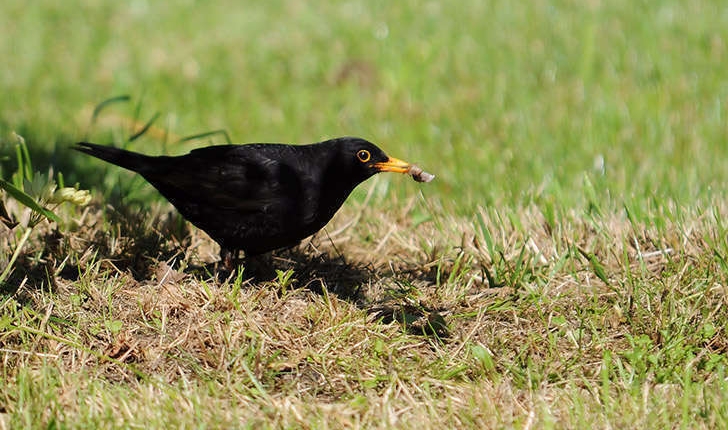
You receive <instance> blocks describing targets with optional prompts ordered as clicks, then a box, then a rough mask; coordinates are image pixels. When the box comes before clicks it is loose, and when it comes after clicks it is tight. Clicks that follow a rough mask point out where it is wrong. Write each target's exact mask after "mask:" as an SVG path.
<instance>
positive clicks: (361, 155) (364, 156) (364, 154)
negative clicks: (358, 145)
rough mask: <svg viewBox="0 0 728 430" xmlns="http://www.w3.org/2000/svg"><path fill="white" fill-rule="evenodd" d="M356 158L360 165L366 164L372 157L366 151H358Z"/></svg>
mask: <svg viewBox="0 0 728 430" xmlns="http://www.w3.org/2000/svg"><path fill="white" fill-rule="evenodd" d="M356 158H358V159H359V161H361V162H362V163H366V162H367V161H369V159H370V158H372V156H371V154H369V151H367V150H366V149H360V150H359V152H357V153H356Z"/></svg>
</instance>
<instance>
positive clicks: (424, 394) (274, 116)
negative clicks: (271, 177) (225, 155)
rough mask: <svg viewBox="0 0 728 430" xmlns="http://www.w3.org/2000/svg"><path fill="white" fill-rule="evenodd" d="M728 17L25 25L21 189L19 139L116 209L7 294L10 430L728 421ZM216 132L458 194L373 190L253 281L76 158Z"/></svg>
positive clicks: (5, 379)
mask: <svg viewBox="0 0 728 430" xmlns="http://www.w3.org/2000/svg"><path fill="white" fill-rule="evenodd" d="M727 21H728V12H727V11H726V8H725V6H724V5H723V4H722V3H721V2H717V1H707V0H692V1H689V2H676V1H663V2H653V1H643V2H637V3H635V2H626V1H613V2H607V3H602V2H588V3H584V2H569V1H557V2H545V1H534V2H528V3H527V4H526V3H524V4H514V3H512V2H500V1H495V2H475V1H472V2H465V3H461V4H460V7H457V8H456V7H453V6H452V5H449V4H446V3H440V2H429V3H426V4H422V3H421V2H412V1H409V2H408V1H405V2H398V3H391V2H375V3H371V2H368V3H364V2H346V3H340V4H331V5H316V6H314V5H311V4H308V3H305V2H269V3H266V4H265V5H259V4H255V3H251V4H242V5H241V4H238V3H232V2H231V3H228V2H216V3H214V4H209V5H207V4H206V5H204V6H201V5H197V4H192V3H188V2H178V3H176V4H175V5H172V6H170V5H168V4H162V3H146V2H134V3H129V4H110V3H109V4H96V3H94V2H83V1H77V2H73V4H71V3H64V4H63V5H62V6H58V5H56V4H53V3H50V2H36V3H34V4H33V6H28V5H27V4H26V3H21V2H15V1H9V2H5V3H3V4H2V6H0V27H1V28H3V33H4V37H3V39H2V41H0V55H1V56H2V58H4V59H5V60H6V61H5V62H4V66H3V73H0V87H2V88H3V93H4V97H3V100H2V103H1V104H0V151H1V152H0V154H2V155H3V156H7V158H8V159H3V160H2V164H1V166H2V170H0V172H1V173H2V175H1V176H2V177H3V178H5V179H7V178H8V177H9V176H10V175H11V174H12V173H13V172H14V169H15V166H14V165H13V164H12V162H11V160H12V159H13V157H14V153H15V149H14V142H15V140H14V138H13V137H12V134H11V132H12V131H16V132H18V133H19V134H21V135H22V136H24V137H25V138H26V141H27V142H28V145H29V149H30V152H31V157H32V160H33V162H34V166H35V167H36V168H37V169H41V170H46V169H47V168H48V167H49V166H54V169H55V171H56V172H58V171H59V170H60V171H62V172H63V177H64V179H65V183H66V184H74V183H76V182H80V185H81V186H82V187H85V188H94V190H95V198H94V201H93V202H92V204H91V205H90V206H88V207H86V208H75V207H62V208H59V210H58V212H57V215H58V216H59V217H60V219H61V221H62V222H61V223H59V224H55V223H54V224H48V223H43V224H41V225H39V226H38V227H37V228H36V229H34V230H33V233H32V235H30V237H29V239H28V242H27V244H26V246H25V247H24V248H23V252H22V254H21V255H20V257H19V259H18V261H17V263H16V267H15V269H14V271H13V272H12V274H11V276H10V280H9V281H8V282H7V283H6V284H5V285H4V286H3V287H2V296H0V358H1V359H2V360H1V361H0V363H2V364H0V386H2V387H3V390H1V391H0V428H40V427H43V428H48V427H55V428H76V427H109V428H114V427H124V428H126V427H145V428H147V427H148V428H169V427H213V428H228V427H254V428H257V427H261V426H263V427H305V428H311V427H313V428H330V427H334V428H339V427H353V428H361V427H366V428H369V427H375V428H389V427H402V428H413V427H422V428H435V427H443V426H444V427H465V428H468V427H470V428H502V427H506V428H511V427H515V428H563V427H571V428H590V427H597V428H604V427H612V428H637V427H639V428H643V427H644V428H663V427H671V428H675V427H680V428H721V427H725V426H726V421H728V409H727V408H726V406H725V405H726V404H728V402H726V400H728V399H727V397H728V383H727V382H726V381H727V379H726V364H727V358H726V345H727V343H726V339H727V337H726V331H725V330H726V327H727V326H728V315H726V311H725V300H726V298H725V297H726V285H728V279H727V278H728V240H727V239H726V238H727V237H728V236H727V235H726V229H727V228H728V227H727V226H726V222H725V218H726V215H728V207H726V204H725V197H726V193H725V191H724V190H725V184H726V183H727V182H728V169H726V165H725V162H724V161H723V160H725V159H728V146H727V145H726V137H727V135H728V129H727V128H726V124H728V121H726V113H725V108H724V104H725V103H726V100H727V99H728V85H727V84H726V82H727V81H726V79H725V74H724V72H723V70H722V69H721V68H720V67H719V66H720V64H721V63H722V62H723V61H724V60H725V57H726V55H728V51H727V48H726V43H727V41H728V30H727V29H728V22H727ZM123 94H128V95H130V102H128V103H117V104H114V105H110V106H109V107H108V108H106V109H105V110H104V111H103V112H102V113H101V114H100V115H99V117H98V119H97V121H96V122H95V123H92V121H91V112H92V109H93V107H94V106H95V105H96V104H98V103H99V102H100V101H102V100H105V99H108V98H110V97H113V96H118V95H123ZM157 112H159V113H160V116H159V119H158V120H157V122H156V123H155V124H154V128H153V129H152V130H150V131H149V132H148V133H146V134H145V135H144V136H142V137H141V138H139V139H137V140H135V141H134V142H131V143H129V142H127V139H128V137H129V136H130V135H132V134H134V132H135V131H137V130H138V129H139V128H140V127H141V126H142V125H143V124H144V123H145V122H146V121H147V120H148V119H149V118H152V117H153V116H154V115H155V114H156V113H157ZM216 129H225V130H227V132H228V133H229V134H230V136H231V137H232V139H233V140H234V141H236V142H254V141H283V142H302V143H303V142H313V141H317V140H321V139H324V138H327V137H333V136H339V135H360V136H362V137H366V138H369V139H371V140H373V141H375V142H377V143H379V144H380V145H381V146H382V147H383V148H384V149H385V150H386V151H387V152H388V153H390V154H392V155H394V156H396V157H399V158H404V159H408V160H411V161H415V162H417V163H418V164H420V165H421V166H422V167H423V168H425V169H426V170H428V171H431V172H432V173H435V174H436V175H437V179H436V180H435V181H434V182H432V183H431V184H426V185H422V184H415V183H414V182H413V181H411V180H408V179H407V178H404V177H398V176H395V175H389V176H384V175H380V176H379V177H377V178H375V179H374V180H372V181H369V182H368V183H367V184H365V185H363V186H361V187H360V188H359V189H358V190H357V191H356V192H355V194H354V195H353V196H352V198H350V200H349V202H348V203H347V204H346V205H345V207H344V208H343V209H342V210H341V212H340V213H339V214H338V215H337V216H336V217H335V219H334V220H333V221H332V223H331V224H330V225H329V226H328V227H327V228H326V230H325V231H324V232H321V233H320V234H318V235H316V236H315V237H314V238H313V239H312V240H310V241H306V242H305V243H304V244H302V245H301V246H300V247H299V248H297V249H294V250H291V251H285V252H278V253H276V254H275V255H274V262H275V264H276V266H277V267H278V268H279V269H281V272H280V274H279V275H278V277H277V279H275V280H271V281H270V282H251V281H249V280H247V279H246V278H245V276H244V275H245V272H243V276H242V277H238V278H230V279H220V278H218V277H215V276H214V275H213V274H211V273H210V272H209V271H208V268H209V266H208V264H209V263H210V262H212V261H214V259H215V258H216V252H217V251H216V246H215V245H214V243H212V242H211V241H210V239H209V238H207V237H206V236H205V235H204V233H201V232H200V231H198V230H196V229H194V228H192V227H191V226H189V225H188V224H186V223H184V221H183V220H181V219H180V218H179V216H178V215H177V214H176V213H175V212H174V211H173V210H172V208H171V206H169V205H168V204H167V203H165V202H164V201H163V200H161V199H160V198H159V197H158V196H157V195H156V194H155V192H154V190H153V189H151V188H150V187H148V186H146V185H144V184H143V181H141V180H139V179H138V178H134V177H133V176H131V175H129V174H127V173H125V172H121V171H119V169H115V168H113V167H112V168H109V167H107V166H103V165H101V164H100V163H97V162H95V161H92V160H89V159H86V158H83V157H79V156H78V155H76V154H73V153H71V152H70V151H69V150H68V145H69V144H71V143H73V142H75V141H78V140H84V139H85V140H90V141H96V142H99V143H114V144H117V145H127V146H128V147H130V148H132V149H135V150H139V151H142V152H147V153H170V154H179V153H183V152H185V151H187V150H188V149H190V148H192V147H195V146H200V145H203V144H206V143H209V142H210V141H213V142H220V141H222V140H221V138H220V137H207V138H204V139H197V140H194V141H186V142H179V138H180V137H183V136H189V135H193V134H197V133H201V132H205V131H208V130H216ZM3 200H4V201H5V203H6V205H7V207H8V209H9V211H10V212H11V213H12V214H14V215H16V216H17V217H18V219H19V220H21V221H23V222H27V216H28V215H27V211H24V210H23V209H22V208H21V207H20V206H18V205H17V203H16V202H14V201H13V200H12V199H9V198H7V197H6V196H3ZM59 226H60V227H59ZM2 228H3V229H4V227H2ZM22 229H23V225H21V226H19V227H16V228H15V229H14V230H12V231H10V230H7V229H4V230H0V250H1V251H0V265H2V266H3V268H4V266H5V265H6V264H7V262H8V261H9V259H10V256H11V255H12V253H13V251H14V249H15V246H16V245H17V243H18V240H19V239H20V237H21V236H22V235H23V230H22Z"/></svg>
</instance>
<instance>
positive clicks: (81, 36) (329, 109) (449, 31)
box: [0, 0, 728, 213]
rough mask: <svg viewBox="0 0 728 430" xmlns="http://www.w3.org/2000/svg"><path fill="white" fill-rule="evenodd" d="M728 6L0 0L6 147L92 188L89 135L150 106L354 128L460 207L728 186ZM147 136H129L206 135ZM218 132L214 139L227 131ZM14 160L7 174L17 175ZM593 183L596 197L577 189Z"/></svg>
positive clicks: (324, 129)
mask: <svg viewBox="0 0 728 430" xmlns="http://www.w3.org/2000/svg"><path fill="white" fill-rule="evenodd" d="M727 45H728V2H725V1H709V0H689V1H626V0H615V1H609V2H606V1H598V0H592V1H540V0H535V1H528V2H511V1H476V0H464V1H460V2H444V1H443V2H438V1H413V0H406V1H399V2H389V1H344V2H303V1H268V2H236V1H218V2H196V1H170V2H152V1H143V0H136V1H129V2H97V1H65V2H55V1H47V0H42V1H36V2H25V1H22V2H21V1H16V0H5V1H3V2H2V4H0V58H2V66H0V67H1V68H2V69H1V70H0V89H1V92H2V94H1V96H0V97H1V99H0V139H1V140H2V144H1V145H0V149H1V150H2V153H3V154H5V155H7V154H12V153H13V152H12V151H13V149H12V147H13V144H14V140H13V139H12V137H11V131H17V132H18V133H19V134H22V135H23V136H25V138H26V139H27V140H28V143H29V145H30V147H31V149H32V151H33V152H34V154H35V155H34V156H35V158H36V168H40V169H43V168H47V166H48V164H50V163H53V164H56V165H57V166H58V168H60V169H61V170H63V172H64V174H65V176H66V178H67V182H74V181H80V182H81V186H83V187H98V186H99V184H98V181H94V180H93V178H90V177H89V176H88V173H89V172H92V171H100V172H102V173H103V172H105V171H106V170H103V169H106V167H105V166H103V167H102V165H101V164H100V163H99V162H96V161H92V160H91V159H88V158H85V157H82V156H80V154H75V153H72V152H71V151H69V150H68V145H70V144H71V143H73V142H75V141H78V140H82V139H88V140H91V141H95V142H98V143H109V144H111V143H114V144H117V145H121V144H123V140H124V139H125V138H126V137H128V135H129V134H131V131H130V130H129V129H128V128H123V127H122V126H120V125H109V124H108V123H106V122H102V121H98V122H97V123H96V124H95V125H93V126H92V125H90V109H92V108H93V106H94V105H96V104H98V103H99V102H101V101H103V100H105V99H108V98H110V97H113V96H118V95H122V94H127V95H130V96H131V97H132V102H131V103H129V104H128V105H119V104H117V105H115V106H113V107H109V108H108V109H107V110H105V111H104V112H102V114H101V117H102V118H103V117H104V116H109V115H119V116H122V117H128V118H134V117H138V119H139V121H141V122H142V123H144V122H145V121H146V120H148V119H149V118H150V117H152V116H153V115H154V114H155V112H160V113H161V116H160V118H159V120H158V121H157V122H156V123H155V125H156V126H157V127H160V128H162V129H166V130H168V131H169V132H170V133H172V134H174V135H175V136H180V137H181V136H188V135H192V134H196V133H201V132H205V131H208V130H215V129H226V130H227V131H228V133H229V134H230V136H231V137H232V140H233V141H234V142H240V143H244V142H297V143H309V142H315V141H319V140H322V139H326V138H330V137H335V136H341V135H357V136H361V137H364V138H367V139H369V140H371V141H373V142H375V143H377V144H379V145H380V146H381V147H382V148H383V149H385V151H387V152H388V153H389V154H390V155H393V156H396V157H399V158H404V159H407V160H408V161H413V162H417V163H418V164H420V165H421V166H422V167H424V168H425V169H426V170H428V171H431V172H432V173H435V174H436V175H437V179H436V181H435V182H433V183H432V184H428V185H425V186H423V185H419V184H415V183H414V182H413V181H410V180H403V179H402V178H400V177H395V176H394V175H390V176H389V177H388V178H387V179H382V181H386V182H385V183H386V184H389V186H390V188H389V189H390V190H391V192H395V193H399V194H401V195H402V196H404V195H406V194H412V193H414V192H417V190H422V192H423V193H424V194H425V195H426V197H427V198H432V199H437V200H439V201H440V202H442V204H443V205H444V206H445V207H446V208H450V209H451V210H452V211H454V212H459V213H467V212H469V211H470V210H471V209H472V208H473V207H475V206H476V205H489V204H494V203H495V204H500V205H513V206H517V205H521V204H528V203H531V202H535V203H536V204H541V203H542V202H544V201H548V202H558V204H559V205H563V206H565V207H569V206H578V205H582V204H584V203H586V202H587V200H589V199H596V200H600V201H603V202H609V203H610V204H611V203H613V204H614V206H615V207H620V206H621V202H622V201H624V200H631V201H635V200H636V201H637V202H638V204H640V202H646V201H649V200H651V199H655V198H657V199H663V198H665V199H669V200H673V201H677V202H678V203H680V204H685V205H690V204H694V203H697V202H699V201H709V200H710V199H714V198H716V195H718V196H719V197H722V196H724V191H723V188H725V184H726V180H727V179H728V163H727V162H726V159H727V157H728V148H727V146H728V145H727V142H728V139H727V137H728V125H727V124H728V122H727V121H726V104H728V67H726V63H727V60H728V46H727ZM167 140H168V142H167V143H165V142H164V139H163V138H160V137H159V136H151V135H145V136H144V137H143V138H141V139H139V140H137V141H135V142H133V143H132V144H130V145H129V148H131V149H134V150H138V151H141V152H146V153H156V154H159V153H169V154H181V153H184V152H186V151H187V150H189V149H191V148H192V147H194V146H201V145H202V144H207V143H209V142H210V140H209V139H208V140H205V141H204V142H199V141H198V142H188V143H183V144H175V143H174V140H173V139H167ZM213 141H214V142H219V143H222V142H223V139H222V137H218V138H216V139H215V140H213ZM9 169H10V167H8V161H6V162H5V163H4V169H3V176H7V175H9ZM586 188H589V190H585V189H586Z"/></svg>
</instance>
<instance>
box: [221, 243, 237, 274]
mask: <svg viewBox="0 0 728 430" xmlns="http://www.w3.org/2000/svg"><path fill="white" fill-rule="evenodd" d="M237 256H238V250H237V249H235V250H233V249H228V248H222V247H221V248H220V263H221V264H222V268H223V269H224V270H227V271H228V272H231V273H232V271H233V270H235V262H236V261H235V260H237Z"/></svg>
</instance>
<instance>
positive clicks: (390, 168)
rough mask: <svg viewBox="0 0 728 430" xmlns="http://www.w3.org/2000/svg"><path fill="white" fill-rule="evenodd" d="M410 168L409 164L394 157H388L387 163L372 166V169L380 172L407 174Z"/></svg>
mask: <svg viewBox="0 0 728 430" xmlns="http://www.w3.org/2000/svg"><path fill="white" fill-rule="evenodd" d="M410 166H411V165H410V163H408V162H406V161H402V160H400V159H397V158H394V157H389V159H388V160H387V161H384V162H382V163H375V164H374V168H375V169H377V170H379V171H380V172H394V173H408V172H409V169H410Z"/></svg>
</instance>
